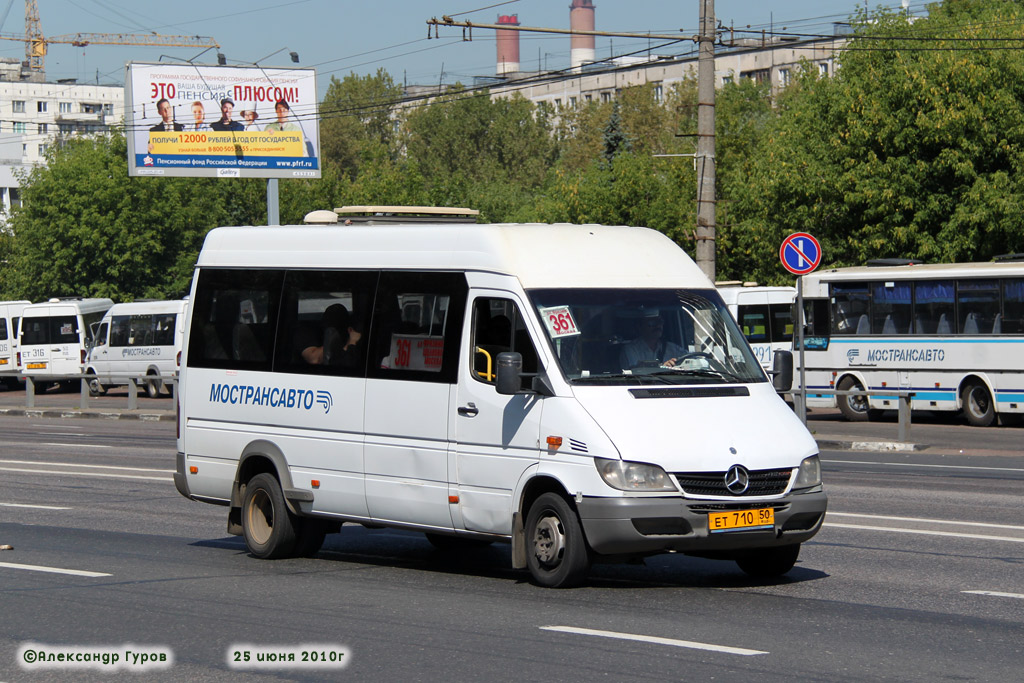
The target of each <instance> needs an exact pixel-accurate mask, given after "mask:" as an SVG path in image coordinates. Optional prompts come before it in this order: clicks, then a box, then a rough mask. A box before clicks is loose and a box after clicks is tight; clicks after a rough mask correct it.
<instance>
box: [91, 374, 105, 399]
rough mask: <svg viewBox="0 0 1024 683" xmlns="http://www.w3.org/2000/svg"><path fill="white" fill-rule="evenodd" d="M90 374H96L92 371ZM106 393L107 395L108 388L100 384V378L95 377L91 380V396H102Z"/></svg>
mask: <svg viewBox="0 0 1024 683" xmlns="http://www.w3.org/2000/svg"><path fill="white" fill-rule="evenodd" d="M88 374H90V375H94V374H96V373H94V372H93V371H92V370H89V371H88ZM105 393H107V388H106V387H105V386H103V385H102V384H100V380H99V378H98V377H93V378H92V379H91V380H89V395H90V396H102V395H103V394H105Z"/></svg>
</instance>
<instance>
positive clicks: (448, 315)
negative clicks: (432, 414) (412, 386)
mask: <svg viewBox="0 0 1024 683" xmlns="http://www.w3.org/2000/svg"><path fill="white" fill-rule="evenodd" d="M467 290H468V287H467V286H466V278H465V276H464V275H463V274H462V273H382V274H381V276H380V283H379V285H378V287H377V300H376V303H375V305H374V310H373V323H372V326H371V331H370V345H369V352H370V357H369V362H368V376H370V377H379V378H387V379H405V380H419V381H423V382H444V383H449V384H451V383H454V382H455V381H456V377H457V375H458V362H459V342H460V340H461V336H462V320H463V314H464V312H465V308H466V293H467Z"/></svg>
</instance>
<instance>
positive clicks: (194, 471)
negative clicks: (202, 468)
mask: <svg viewBox="0 0 1024 683" xmlns="http://www.w3.org/2000/svg"><path fill="white" fill-rule="evenodd" d="M188 472H189V474H199V468H198V467H196V466H195V465H190V466H189V468H188Z"/></svg>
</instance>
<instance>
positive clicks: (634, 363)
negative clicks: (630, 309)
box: [619, 309, 686, 370]
mask: <svg viewBox="0 0 1024 683" xmlns="http://www.w3.org/2000/svg"><path fill="white" fill-rule="evenodd" d="M664 329H665V321H664V320H662V319H661V315H660V314H659V313H658V311H657V310H656V309H646V310H644V311H643V313H642V315H641V317H640V322H639V325H638V330H637V337H636V339H634V340H633V341H631V342H629V343H628V344H626V345H624V346H623V347H622V351H621V352H620V353H619V362H620V363H621V364H622V368H623V369H624V370H628V369H632V368H639V367H650V366H652V365H656V366H662V367H666V368H671V367H675V365H676V363H677V362H678V360H679V357H680V356H682V355H683V354H685V353H686V349H684V348H683V347H682V346H680V345H679V344H676V343H675V342H673V341H669V340H665V339H662V332H663V331H664Z"/></svg>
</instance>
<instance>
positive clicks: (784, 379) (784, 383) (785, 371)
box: [772, 351, 793, 394]
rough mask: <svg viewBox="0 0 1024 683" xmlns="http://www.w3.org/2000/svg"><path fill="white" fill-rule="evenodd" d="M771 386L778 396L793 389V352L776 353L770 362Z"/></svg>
mask: <svg viewBox="0 0 1024 683" xmlns="http://www.w3.org/2000/svg"><path fill="white" fill-rule="evenodd" d="M772 386H774V387H775V391H777V392H779V393H780V394H781V393H782V392H785V391H789V390H790V389H792V388H793V352H792V351H776V352H775V358H774V360H773V361H772Z"/></svg>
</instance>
